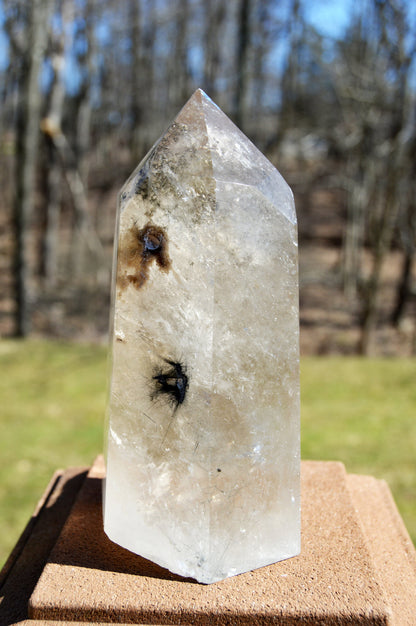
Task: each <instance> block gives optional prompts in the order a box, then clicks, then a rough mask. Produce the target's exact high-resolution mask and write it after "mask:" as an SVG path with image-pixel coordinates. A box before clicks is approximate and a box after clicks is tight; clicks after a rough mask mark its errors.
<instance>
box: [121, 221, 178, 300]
mask: <svg viewBox="0 0 416 626" xmlns="http://www.w3.org/2000/svg"><path fill="white" fill-rule="evenodd" d="M153 262H156V263H157V265H158V266H159V268H160V269H161V270H163V271H164V272H167V271H169V269H170V267H171V261H170V258H169V255H168V239H167V236H166V232H165V231H164V230H163V228H160V227H159V226H155V225H154V224H152V223H151V222H148V223H147V224H146V226H144V227H143V228H141V229H139V228H138V227H137V226H136V224H134V225H133V226H132V227H131V228H130V229H129V230H128V231H127V232H126V233H125V235H124V237H123V239H122V240H121V241H120V247H119V251H118V276H117V284H118V286H119V287H120V288H121V289H125V288H126V287H127V285H129V284H132V285H134V287H136V289H140V288H141V287H143V285H144V284H145V283H146V281H147V279H148V277H149V267H150V265H151V264H152V263H153Z"/></svg>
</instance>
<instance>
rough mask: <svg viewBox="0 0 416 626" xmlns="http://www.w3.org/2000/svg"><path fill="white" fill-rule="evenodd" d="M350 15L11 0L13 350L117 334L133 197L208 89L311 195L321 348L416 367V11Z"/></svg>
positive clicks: (229, 5)
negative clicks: (128, 184)
mask: <svg viewBox="0 0 416 626" xmlns="http://www.w3.org/2000/svg"><path fill="white" fill-rule="evenodd" d="M349 7H350V8H349ZM345 10H348V11H349V14H348V18H347V19H346V20H345V24H342V25H340V26H339V28H338V32H336V33H335V31H336V29H335V28H334V29H332V30H333V32H334V33H335V34H334V35H332V36H329V35H328V32H330V31H331V29H328V28H324V26H325V15H326V13H325V3H323V2H321V1H319V2H318V0H308V1H306V0H281V1H277V0H274V1H273V0H229V1H227V2H225V1H224V0H209V1H208V0H153V1H152V0H125V1H123V2H122V1H117V0H32V1H31V2H27V1H24V0H1V1H0V29H1V36H0V57H1V58H0V99H1V112H0V138H1V151H0V182H1V184H0V269H1V271H0V281H1V282H0V285H1V292H0V333H1V334H2V335H16V336H27V335H28V334H29V333H41V334H48V335H52V336H60V337H66V338H72V337H75V338H86V339H89V340H90V339H100V338H101V337H104V336H105V334H106V332H107V326H108V306H109V284H110V273H111V249H112V237H113V231H114V220H115V210H116V197H117V191H118V189H119V188H120V186H121V185H122V183H123V182H124V180H125V179H126V178H127V176H128V175H129V174H130V173H131V171H132V170H133V169H134V167H135V166H136V165H137V164H138V162H139V160H140V159H141V158H142V157H143V156H144V155H145V153H146V152H147V150H148V149H149V148H150V146H151V145H152V144H153V143H154V142H155V141H156V140H157V139H158V137H159V136H160V135H161V133H162V132H163V131H164V129H165V128H166V126H167V125H168V124H169V123H170V122H171V121H172V120H173V118H174V117H175V116H176V114H177V113H178V111H179V110H180V108H181V107H182V106H183V104H184V103H185V102H186V100H187V99H188V98H189V97H190V95H191V94H192V92H193V91H194V90H195V89H196V88H197V87H201V88H203V89H204V90H205V91H206V92H207V93H208V95H209V96H210V97H211V98H212V99H213V100H214V101H215V102H216V103H217V104H218V105H219V106H220V107H221V108H222V109H223V110H224V112H225V113H227V114H228V115H229V116H230V117H231V118H232V119H233V120H234V121H235V122H236V124H237V125H238V126H239V127H240V128H241V129H242V130H243V131H244V132H245V133H246V134H247V135H248V136H249V137H250V138H251V139H252V140H253V142H254V143H255V144H256V145H257V146H258V147H259V148H260V150H262V151H263V152H264V153H265V154H266V155H267V156H268V157H269V158H270V159H271V161H272V162H273V163H274V164H275V165H276V166H277V167H278V169H279V170H280V171H281V172H282V174H283V175H284V176H285V177H286V179H287V180H288V182H289V183H290V184H291V186H292V188H293V189H294V192H295V198H296V201H297V206H298V215H299V235H300V250H301V268H300V269H301V272H300V285H301V292H300V293H301V322H302V328H303V330H302V332H303V333H304V335H303V336H305V337H306V336H307V333H308V332H309V336H310V337H311V340H310V342H309V343H308V342H307V341H305V350H306V351H308V349H309V351H318V352H332V351H338V352H339V351H341V352H342V351H344V352H352V351H358V352H361V353H368V352H370V351H371V350H375V351H376V352H377V351H378V352H379V353H384V352H385V353H388V354H391V353H396V352H395V351H397V352H398V353H406V354H414V353H415V351H416V297H415V295H416V294H415V275H414V272H415V268H414V255H415V239H416V207H415V203H416V189H415V186H416V63H415V58H416V57H415V50H416V10H415V7H413V8H412V3H411V2H405V1H404V0H362V1H360V2H357V3H347V2H345ZM319 16H321V18H319ZM312 18H314V19H312ZM317 18H318V19H317ZM319 19H321V21H322V24H321V26H322V28H320V27H319V26H318V27H317V26H316V23H317V22H318V23H319ZM314 24H315V25H314ZM302 254H303V255H304V257H302ZM302 258H303V261H302ZM326 260H328V262H326ZM325 263H326V265H325V271H324V272H323V273H322V272H321V271H320V268H321V266H322V264H325ZM390 270H391V271H390ZM331 307H332V309H331ZM335 308H336V314H335V313H334V315H333V317H332V318H331V317H330V313H329V312H330V311H333V312H334V311H335ZM302 311H303V313H302ZM319 324H320V325H321V327H319ZM331 325H332V329H331V332H330V331H329V330H323V327H324V326H325V328H329V327H330V326H331ZM350 328H354V329H355V334H354V333H353V334H352V335H348V336H347V334H346V333H347V332H348V331H349V329H350ZM386 329H387V330H386ZM331 333H332V334H331ZM377 333H378V334H377ZM383 333H384V334H383ZM386 333H387V334H386ZM317 337H318V338H319V341H317V340H316V338H317ZM375 337H376V338H377V337H378V339H377V341H375V339H374V338H375ZM386 338H387V339H388V341H390V340H391V341H390V344H389V345H390V347H389V348H388V349H387V348H386V346H387V344H388V341H387V339H386ZM308 347H309V348H308ZM383 350H384V352H383Z"/></svg>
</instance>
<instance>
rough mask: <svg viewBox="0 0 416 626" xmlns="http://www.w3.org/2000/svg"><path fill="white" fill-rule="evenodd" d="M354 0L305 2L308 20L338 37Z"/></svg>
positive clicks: (2, 64)
mask: <svg viewBox="0 0 416 626" xmlns="http://www.w3.org/2000/svg"><path fill="white" fill-rule="evenodd" d="M353 1H354V0H335V1H333V0H314V1H313V2H306V3H305V11H306V17H307V19H308V21H309V22H310V23H311V24H312V25H313V26H314V27H315V28H316V29H317V30H318V31H319V32H321V33H322V35H325V36H327V37H338V36H339V35H341V34H342V32H343V30H344V29H345V27H346V25H347V23H348V15H349V11H350V7H351V6H352V3H353ZM3 22H4V12H3V2H2V0H0V71H4V70H5V69H6V68H7V64H8V57H7V49H8V45H7V37H6V36H5V34H4V32H3Z"/></svg>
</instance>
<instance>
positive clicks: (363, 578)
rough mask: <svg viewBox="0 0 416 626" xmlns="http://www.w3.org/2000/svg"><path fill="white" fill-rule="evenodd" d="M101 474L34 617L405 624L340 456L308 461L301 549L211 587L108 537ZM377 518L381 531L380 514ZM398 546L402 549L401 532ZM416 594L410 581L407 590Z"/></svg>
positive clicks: (47, 577) (96, 472) (47, 576)
mask: <svg viewBox="0 0 416 626" xmlns="http://www.w3.org/2000/svg"><path fill="white" fill-rule="evenodd" d="M102 477H103V468H102V466H100V465H99V464H96V465H95V466H94V467H93V468H92V469H91V471H90V473H89V476H88V478H87V479H86V481H85V483H84V485H83V487H82V489H81V491H80V494H79V497H78V499H77V502H76V503H75V505H74V507H73V509H72V512H71V515H70V516H69V518H68V521H67V523H66V525H65V527H64V529H63V531H62V533H61V535H60V537H59V540H58V542H57V544H56V545H55V548H54V549H53V551H52V553H51V555H50V557H49V559H48V563H47V564H46V566H45V568H44V571H43V573H42V576H41V577H40V580H39V582H38V584H37V586H36V588H35V590H34V592H33V594H32V596H31V599H30V613H29V614H30V616H31V617H32V618H33V619H44V620H53V619H55V620H71V619H72V620H79V621H86V622H88V621H90V622H91V621H95V622H100V621H104V622H108V621H114V622H119V623H121V622H126V623H157V624H163V623H166V624H179V623H181V624H184V623H185V624H248V623H253V622H256V623H258V624H271V623H275V624H276V623H277V624H279V623H280V624H300V623H302V624H394V623H396V624H403V623H406V622H403V621H400V619H401V618H402V616H396V615H395V614H394V611H395V609H399V608H400V607H397V606H393V603H392V599H391V596H390V595H389V590H388V585H387V584H386V582H385V581H384V583H383V580H382V577H381V576H380V575H379V573H378V571H377V567H376V563H375V560H374V558H373V556H372V555H371V544H370V542H369V541H368V540H367V539H366V538H365V529H364V525H363V524H362V522H361V521H360V518H359V516H358V515H357V512H356V503H355V505H353V501H352V498H351V495H350V493H351V490H353V491H354V490H355V488H354V486H353V485H352V481H351V484H350V485H349V484H348V482H347V475H346V473H345V469H344V467H343V466H342V465H341V464H339V463H322V462H304V463H303V464H302V518H303V527H302V553H301V555H300V556H299V557H295V558H293V559H289V560H287V561H283V562H280V563H277V564H275V565H272V566H268V567H264V568H261V569H259V570H256V571H253V572H249V573H247V574H242V575H240V576H236V577H234V578H229V579H226V580H224V581H221V582H219V583H214V584H212V585H208V586H206V585H200V584H197V583H195V582H194V581H192V580H189V579H188V580H185V579H182V578H180V577H178V576H175V575H173V574H171V573H170V572H168V571H166V570H163V569H162V568H160V567H158V566H156V565H154V564H153V563H151V562H149V561H146V560H145V559H142V558H141V557H139V556H137V555H133V554H131V553H130V552H128V551H126V550H123V549H122V548H120V547H119V546H117V545H115V544H113V543H111V542H110V541H109V540H108V539H107V538H106V537H105V535H104V533H103V532H102V518H101V483H102ZM358 480H360V477H359V478H358ZM378 524H379V527H380V530H382V528H383V526H382V522H381V523H380V521H379V522H378ZM396 546H397V549H401V550H402V551H403V545H402V542H401V539H400V538H397V535H396ZM408 561H409V563H408V564H409V571H410V568H411V567H412V565H411V559H408ZM390 573H391V570H390ZM396 574H397V575H401V572H397V573H396ZM409 581H410V578H409ZM409 581H408V584H410V582H409ZM413 589H416V585H415V580H413ZM410 595H411V588H409V589H408V591H407V592H406V597H408V598H410ZM404 603H405V600H404Z"/></svg>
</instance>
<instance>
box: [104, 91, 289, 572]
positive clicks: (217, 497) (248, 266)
mask: <svg viewBox="0 0 416 626" xmlns="http://www.w3.org/2000/svg"><path fill="white" fill-rule="evenodd" d="M115 248H116V254H115V264H114V281H113V320H112V364H111V383H110V394H109V417H108V443H107V480H106V487H105V507H104V509H105V510H104V525H105V531H106V533H107V534H108V536H109V537H110V539H112V540H113V541H115V542H116V543H118V544H120V545H122V546H124V547H125V548H128V549H129V550H131V551H133V552H136V553H138V554H140V555H142V556H143V557H145V558H147V559H151V560H152V561H154V562H155V563H158V564H159V565H161V566H163V567H165V568H168V569H169V570H171V571H172V572H175V573H177V574H180V575H182V576H189V577H193V578H195V579H197V580H198V581H200V582H205V583H210V582H214V581H217V580H221V579H223V578H226V577H228V576H232V575H234V574H239V573H241V572H245V571H248V570H251V569H254V568H257V567H261V566H263V565H267V564H270V563H273V562H276V561H279V560H281V559H285V558H288V557H291V556H294V555H296V554H298V553H299V549H300V503H299V467H300V464H299V355H298V335H299V319H298V274H297V227H296V215H295V209H294V203H293V197H292V193H291V191H290V189H289V187H288V185H287V184H286V183H285V181H284V180H283V178H282V177H281V176H280V174H279V173H278V172H277V171H276V169H275V168H274V167H273V166H272V165H271V164H270V162H269V161H268V160H267V159H266V158H265V157H264V156H263V155H262V154H261V153H260V152H259V151H258V150H257V148H255V147H254V146H253V144H252V143H251V142H250V141H249V140H248V139H247V137H246V136H245V135H243V134H242V133H241V132H240V131H239V130H238V128H236V126H234V124H233V123H232V122H231V121H230V120H229V119H228V118H227V116H226V115H224V113H222V112H221V110H220V109H219V108H218V107H217V106H216V105H215V104H214V103H213V102H212V101H211V100H210V99H209V98H208V97H207V96H206V95H205V94H204V93H203V92H202V91H201V90H198V91H196V92H195V94H194V95H193V96H192V97H191V99H190V100H189V101H188V102H187V104H186V105H185V106H184V108H183V109H182V110H181V112H180V113H179V115H178V116H177V118H176V119H175V121H174V122H173V123H172V125H171V126H170V127H169V128H168V130H167V131H166V133H165V134H164V135H163V137H162V138H161V139H160V140H159V141H158V143H156V144H155V145H154V147H153V148H152V150H151V151H150V152H149V153H148V155H147V156H146V157H145V158H144V160H143V161H142V162H141V163H140V165H139V166H138V167H137V169H136V170H135V171H134V173H133V174H132V176H131V177H130V179H129V180H128V181H127V183H126V185H125V186H124V187H123V189H122V191H121V194H120V203H119V209H118V223H117V232H116V244H115Z"/></svg>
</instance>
